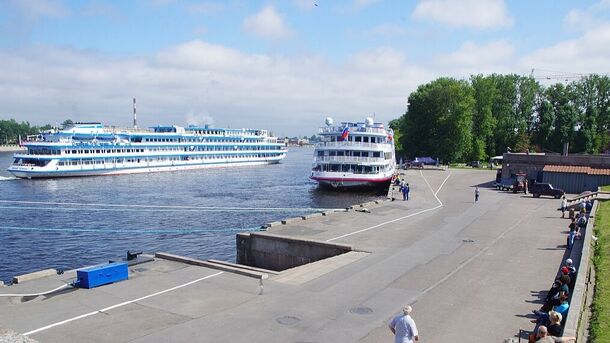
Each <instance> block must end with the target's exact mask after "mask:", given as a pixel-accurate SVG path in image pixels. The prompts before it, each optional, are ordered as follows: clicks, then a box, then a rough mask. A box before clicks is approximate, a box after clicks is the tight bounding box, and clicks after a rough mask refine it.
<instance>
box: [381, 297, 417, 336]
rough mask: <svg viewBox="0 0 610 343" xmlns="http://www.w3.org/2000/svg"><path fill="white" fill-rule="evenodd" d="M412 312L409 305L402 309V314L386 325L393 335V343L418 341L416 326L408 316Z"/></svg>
mask: <svg viewBox="0 0 610 343" xmlns="http://www.w3.org/2000/svg"><path fill="white" fill-rule="evenodd" d="M412 310H413V309H412V308H411V306H409V305H407V306H405V307H403V309H402V313H403V314H399V315H397V316H396V317H394V319H392V321H391V322H390V324H389V325H388V326H389V327H390V330H391V331H392V333H393V334H394V343H413V342H414V341H419V334H418V333H417V326H416V325H415V321H414V320H413V318H411V316H410V314H411V311H412Z"/></svg>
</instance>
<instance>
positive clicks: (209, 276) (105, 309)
mask: <svg viewBox="0 0 610 343" xmlns="http://www.w3.org/2000/svg"><path fill="white" fill-rule="evenodd" d="M222 273H224V272H218V273H215V274H212V275H208V276H205V277H202V278H199V279H197V280H193V281H190V282H187V283H184V284H182V285H178V286H176V287H172V288H169V289H166V290H163V291H160V292H156V293H153V294H149V295H146V296H143V297H141V298H137V299H133V300H129V301H125V302H122V303H120V304H116V305H112V306H108V307H105V308H103V309H101V310H97V311H93V312H89V313H85V314H81V315H80V316H76V317H73V318H70V319H66V320H62V321H61V322H57V323H53V324H51V325H47V326H43V327H41V328H38V329H36V330H32V331H28V332H26V333H24V334H23V335H24V336H29V335H32V334H35V333H37V332H40V331H44V330H47V329H50V328H52V327H56V326H59V325H63V324H66V323H69V322H73V321H75V320H79V319H83V318H87V317H90V316H92V315H94V314H98V313H103V312H107V311H109V310H112V309H115V308H117V307H121V306H125V305H129V304H133V303H135V302H138V301H141V300H144V299H148V298H151V297H154V296H157V295H161V294H163V293H167V292H171V291H174V290H176V289H179V288H182V287H186V286H189V285H192V284H194V283H195V282H199V281H202V280H205V279H209V278H212V277H214V276H218V275H220V274H222Z"/></svg>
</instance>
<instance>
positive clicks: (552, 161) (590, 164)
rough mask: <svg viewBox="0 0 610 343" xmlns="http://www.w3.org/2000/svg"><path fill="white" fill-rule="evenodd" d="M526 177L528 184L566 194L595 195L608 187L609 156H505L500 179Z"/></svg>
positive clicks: (526, 154) (511, 154) (541, 154)
mask: <svg viewBox="0 0 610 343" xmlns="http://www.w3.org/2000/svg"><path fill="white" fill-rule="evenodd" d="M518 173H524V174H527V177H528V179H529V180H530V181H531V182H546V183H550V184H552V185H553V186H554V187H557V188H561V189H563V190H564V191H566V192H568V193H581V192H583V191H596V190H597V188H598V187H599V186H603V185H608V184H610V155H586V154H573V155H567V156H566V155H561V154H544V153H505V154H504V155H503V165H502V176H503V177H508V176H514V175H516V174H518Z"/></svg>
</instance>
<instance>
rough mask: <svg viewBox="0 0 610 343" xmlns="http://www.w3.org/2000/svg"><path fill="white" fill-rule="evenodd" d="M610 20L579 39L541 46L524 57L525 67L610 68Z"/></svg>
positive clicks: (569, 70)
mask: <svg viewBox="0 0 610 343" xmlns="http://www.w3.org/2000/svg"><path fill="white" fill-rule="evenodd" d="M608 61H610V24H606V25H603V26H598V27H596V28H594V29H591V30H589V31H587V32H586V33H585V34H584V35H582V36H581V37H579V38H577V39H571V40H565V41H563V42H560V43H558V44H555V45H553V46H550V47H547V48H541V49H538V50H536V51H534V52H532V53H530V54H528V55H527V56H525V57H523V58H522V59H521V61H520V63H521V65H522V66H523V67H524V68H529V69H531V68H535V69H546V70H558V71H562V72H566V73H601V74H605V73H607V72H608V69H610V68H609V67H608Z"/></svg>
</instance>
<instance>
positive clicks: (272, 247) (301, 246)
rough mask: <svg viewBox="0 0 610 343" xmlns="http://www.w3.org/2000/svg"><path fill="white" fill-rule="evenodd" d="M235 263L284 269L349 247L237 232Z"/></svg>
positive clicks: (313, 260) (349, 247)
mask: <svg viewBox="0 0 610 343" xmlns="http://www.w3.org/2000/svg"><path fill="white" fill-rule="evenodd" d="M236 239H237V263H239V264H244V265H248V266H253V267H257V268H264V269H270V270H285V269H289V268H293V267H296V266H300V265H303V264H307V263H311V262H315V261H318V260H322V259H325V258H328V257H332V256H336V255H340V254H343V253H346V252H349V251H351V250H352V247H351V246H349V245H344V244H334V243H327V242H320V241H313V240H304V239H296V238H290V237H284V236H275V235H271V234H268V233H239V234H237V238H236Z"/></svg>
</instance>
